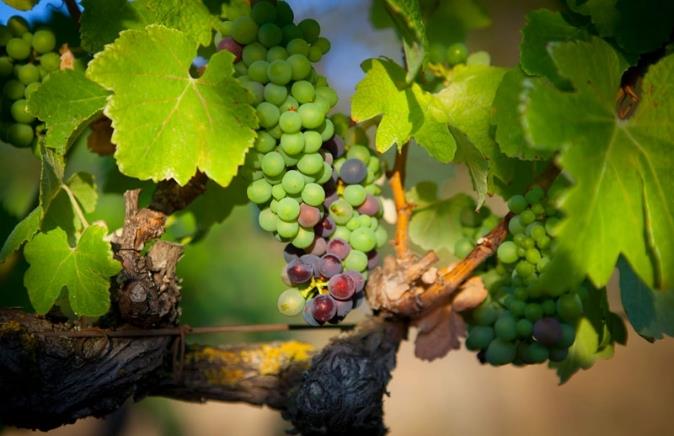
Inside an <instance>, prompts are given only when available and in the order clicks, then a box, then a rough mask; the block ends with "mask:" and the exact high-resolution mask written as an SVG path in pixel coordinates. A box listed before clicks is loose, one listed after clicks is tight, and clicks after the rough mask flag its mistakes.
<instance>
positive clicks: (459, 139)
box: [449, 126, 489, 207]
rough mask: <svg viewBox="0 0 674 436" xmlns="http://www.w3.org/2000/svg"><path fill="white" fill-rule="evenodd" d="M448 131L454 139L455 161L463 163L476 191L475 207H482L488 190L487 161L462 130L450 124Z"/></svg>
mask: <svg viewBox="0 0 674 436" xmlns="http://www.w3.org/2000/svg"><path fill="white" fill-rule="evenodd" d="M449 130H450V132H452V136H453V137H454V139H455V140H456V156H455V158H454V161H455V162H456V163H463V164H464V165H466V168H468V173H469V174H470V180H471V183H472V184H473V190H474V191H475V192H476V193H477V207H482V204H483V203H484V199H485V197H486V196H487V192H488V191H489V161H487V159H485V158H484V156H483V155H482V153H480V150H478V149H477V148H476V147H475V146H474V145H473V143H472V142H470V139H468V137H467V136H466V134H465V133H463V132H462V131H460V130H458V129H456V128H453V127H451V126H450V128H449Z"/></svg>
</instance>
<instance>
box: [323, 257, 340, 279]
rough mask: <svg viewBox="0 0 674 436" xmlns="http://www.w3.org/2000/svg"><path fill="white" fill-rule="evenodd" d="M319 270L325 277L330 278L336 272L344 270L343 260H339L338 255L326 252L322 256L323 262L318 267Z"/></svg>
mask: <svg viewBox="0 0 674 436" xmlns="http://www.w3.org/2000/svg"><path fill="white" fill-rule="evenodd" d="M318 271H319V272H320V274H321V275H322V276H323V277H325V278H326V279H329V278H330V277H332V276H334V275H335V274H339V273H341V272H342V261H341V260H339V258H338V257H337V256H333V255H332V254H326V255H324V256H323V257H322V258H321V263H320V265H319V267H318Z"/></svg>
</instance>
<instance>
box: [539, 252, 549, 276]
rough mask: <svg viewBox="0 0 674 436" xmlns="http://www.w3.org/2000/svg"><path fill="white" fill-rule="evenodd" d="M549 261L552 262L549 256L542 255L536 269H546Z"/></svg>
mask: <svg viewBox="0 0 674 436" xmlns="http://www.w3.org/2000/svg"><path fill="white" fill-rule="evenodd" d="M541 248H543V247H541ZM548 263H550V258H549V257H547V256H543V257H541V260H540V262H538V264H537V265H536V270H537V271H538V272H543V270H544V269H545V267H546V266H547V265H548Z"/></svg>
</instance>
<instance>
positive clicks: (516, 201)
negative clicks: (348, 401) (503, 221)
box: [508, 194, 529, 214]
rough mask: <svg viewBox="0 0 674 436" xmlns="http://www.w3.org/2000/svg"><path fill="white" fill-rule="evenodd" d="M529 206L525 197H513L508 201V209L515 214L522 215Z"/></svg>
mask: <svg viewBox="0 0 674 436" xmlns="http://www.w3.org/2000/svg"><path fill="white" fill-rule="evenodd" d="M527 206H529V203H528V202H527V199H526V198H524V196H523V195H519V194H518V195H513V196H512V197H510V199H509V200H508V209H509V210H510V212H512V213H514V214H518V213H522V212H524V210H525V209H526V208H527Z"/></svg>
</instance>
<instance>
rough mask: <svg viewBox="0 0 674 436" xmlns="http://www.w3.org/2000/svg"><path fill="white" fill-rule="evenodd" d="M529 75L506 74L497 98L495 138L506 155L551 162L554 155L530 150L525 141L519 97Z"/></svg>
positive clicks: (513, 72)
mask: <svg viewBox="0 0 674 436" xmlns="http://www.w3.org/2000/svg"><path fill="white" fill-rule="evenodd" d="M525 83H527V82H526V76H525V75H524V74H523V73H522V71H520V70H519V69H517V68H516V69H512V70H510V71H508V72H507V73H505V75H504V76H503V80H502V81H501V84H500V85H499V87H498V90H497V91H496V96H495V97H494V106H493V108H492V110H493V123H494V124H495V126H496V135H495V139H496V142H497V143H498V145H499V147H500V149H501V151H502V152H503V153H505V155H506V156H508V157H512V158H517V159H524V160H540V159H549V158H550V156H551V154H552V153H551V152H548V151H545V150H537V149H535V148H532V147H529V145H528V144H527V141H526V140H525V138H524V130H523V128H522V124H521V122H520V119H521V117H522V115H523V113H522V110H523V107H522V105H521V104H520V96H521V95H522V94H523V93H524V91H525V88H524V87H525Z"/></svg>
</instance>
